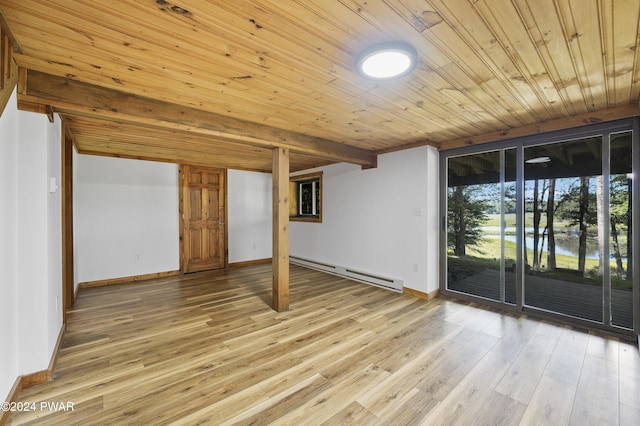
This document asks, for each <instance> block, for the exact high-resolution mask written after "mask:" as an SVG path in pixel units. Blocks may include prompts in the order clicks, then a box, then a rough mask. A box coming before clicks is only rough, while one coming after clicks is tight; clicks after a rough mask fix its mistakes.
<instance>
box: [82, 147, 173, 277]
mask: <svg viewBox="0 0 640 426" xmlns="http://www.w3.org/2000/svg"><path fill="white" fill-rule="evenodd" d="M75 203H76V204H75V210H74V212H75V217H74V222H75V241H76V246H75V251H76V259H77V280H78V282H89V281H99V280H106V279H112V278H121V277H132V276H138V275H145V274H151V273H157V272H167V271H175V270H178V269H179V268H180V259H179V244H180V241H179V238H180V237H179V217H178V166H177V165H176V164H168V163H156V162H150V161H138V160H128V159H121V158H110V157H97V156H90V155H78V156H77V180H76V186H75Z"/></svg>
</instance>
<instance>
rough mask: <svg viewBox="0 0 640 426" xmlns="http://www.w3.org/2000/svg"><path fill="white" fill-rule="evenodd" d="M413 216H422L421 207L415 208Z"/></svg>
mask: <svg viewBox="0 0 640 426" xmlns="http://www.w3.org/2000/svg"><path fill="white" fill-rule="evenodd" d="M413 215H414V216H416V217H420V216H422V209H421V208H420V207H414V208H413Z"/></svg>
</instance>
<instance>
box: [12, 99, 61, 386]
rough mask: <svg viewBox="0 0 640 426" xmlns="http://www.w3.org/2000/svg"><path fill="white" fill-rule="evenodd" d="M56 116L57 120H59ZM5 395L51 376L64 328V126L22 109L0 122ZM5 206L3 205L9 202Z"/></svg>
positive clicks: (14, 104) (14, 102) (14, 101)
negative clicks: (18, 383)
mask: <svg viewBox="0 0 640 426" xmlns="http://www.w3.org/2000/svg"><path fill="white" fill-rule="evenodd" d="M57 119H58V118H57V117H56V120H57ZM0 173H1V175H0V176H2V178H3V179H2V185H0V197H1V199H2V200H3V203H2V204H0V230H1V232H2V235H1V236H0V270H1V271H2V274H3V277H2V279H1V280H0V292H1V294H2V298H0V321H1V322H0V324H1V325H2V327H3V336H2V345H0V366H2V368H0V395H1V396H5V397H6V396H7V395H8V393H9V391H10V389H11V386H12V385H13V384H14V382H15V380H16V379H17V378H18V377H19V376H21V375H25V374H30V373H34V372H38V371H42V370H46V369H47V368H48V366H49V362H50V360H51V357H52V355H53V349H54V348H55V344H56V342H57V338H58V336H59V333H60V331H61V329H62V275H61V261H60V259H61V258H60V256H61V255H60V249H61V244H62V241H61V225H60V223H61V212H60V202H61V198H60V191H59V190H56V191H55V192H51V193H50V192H49V181H50V178H52V177H53V178H55V180H56V182H57V183H58V184H59V182H60V125H59V122H58V121H57V122H56V123H54V124H51V123H49V122H48V120H47V117H46V116H45V115H40V114H33V113H28V112H22V111H17V108H16V99H15V95H14V96H13V97H12V98H11V99H10V101H9V104H8V105H7V107H6V108H5V111H4V113H3V115H2V117H0ZM5 201H6V202H5Z"/></svg>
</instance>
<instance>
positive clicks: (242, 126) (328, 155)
mask: <svg viewBox="0 0 640 426" xmlns="http://www.w3.org/2000/svg"><path fill="white" fill-rule="evenodd" d="M22 74H23V75H21V78H20V80H19V88H18V92H19V98H20V101H21V102H22V105H29V104H34V105H50V106H51V107H53V108H54V110H55V111H56V112H59V113H62V114H65V115H71V116H80V117H91V118H99V119H101V120H114V121H118V122H122V123H129V124H136V125H142V126H148V127H157V128H162V129H167V130H178V131H188V132H190V133H192V134H197V135H203V136H208V137H211V138H213V139H215V140H217V141H227V142H239V143H243V144H246V145H251V146H257V147H261V148H276V147H283V148H287V149H289V150H291V152H292V153H298V154H307V155H313V156H315V157H318V158H324V159H327V160H331V161H333V162H347V163H354V164H359V165H361V166H363V167H365V168H370V167H375V166H376V155H375V153H374V152H373V151H370V150H365V149H362V148H357V147H352V146H347V145H344V144H341V143H338V142H333V141H330V140H327V139H322V138H318V137H314V136H309V135H305V134H302V133H296V132H291V131H287V130H282V129H277V128H274V127H270V126H265V125H262V124H258V123H253V122H247V121H243V120H239V119H235V118H232V117H227V116H223V115H220V114H216V113H211V112H206V111H202V110H198V109H195V108H190V107H185V106H181V105H176V104H171V103H168V102H164V101H160V100H157V99H151V98H143V97H140V96H137V95H133V94H129V93H125V92H120V91H117V90H112V89H108V88H104V87H100V86H95V85H91V84H87V83H82V82H78V81H74V80H71V79H68V78H63V77H57V76H52V75H49V74H45V73H42V72H39V71H33V70H24V69H22ZM78 99H82V103H81V104H80V103H78ZM37 109H39V110H41V108H37Z"/></svg>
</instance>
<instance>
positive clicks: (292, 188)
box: [289, 171, 324, 223]
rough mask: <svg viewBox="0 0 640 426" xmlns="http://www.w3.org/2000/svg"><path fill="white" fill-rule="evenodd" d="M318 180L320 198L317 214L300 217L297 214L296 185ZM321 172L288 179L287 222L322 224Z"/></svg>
mask: <svg viewBox="0 0 640 426" xmlns="http://www.w3.org/2000/svg"><path fill="white" fill-rule="evenodd" d="M316 178H317V179H318V183H319V186H320V188H319V190H320V197H319V203H318V204H319V213H318V215H317V216H301V215H299V213H298V183H299V182H304V181H308V180H313V179H316ZM322 186H323V184H322V172H321V171H320V172H313V173H308V174H304V175H297V176H290V177H289V220H290V221H293V222H312V223H322V211H323V210H324V209H323V207H322V199H323V196H322Z"/></svg>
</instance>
